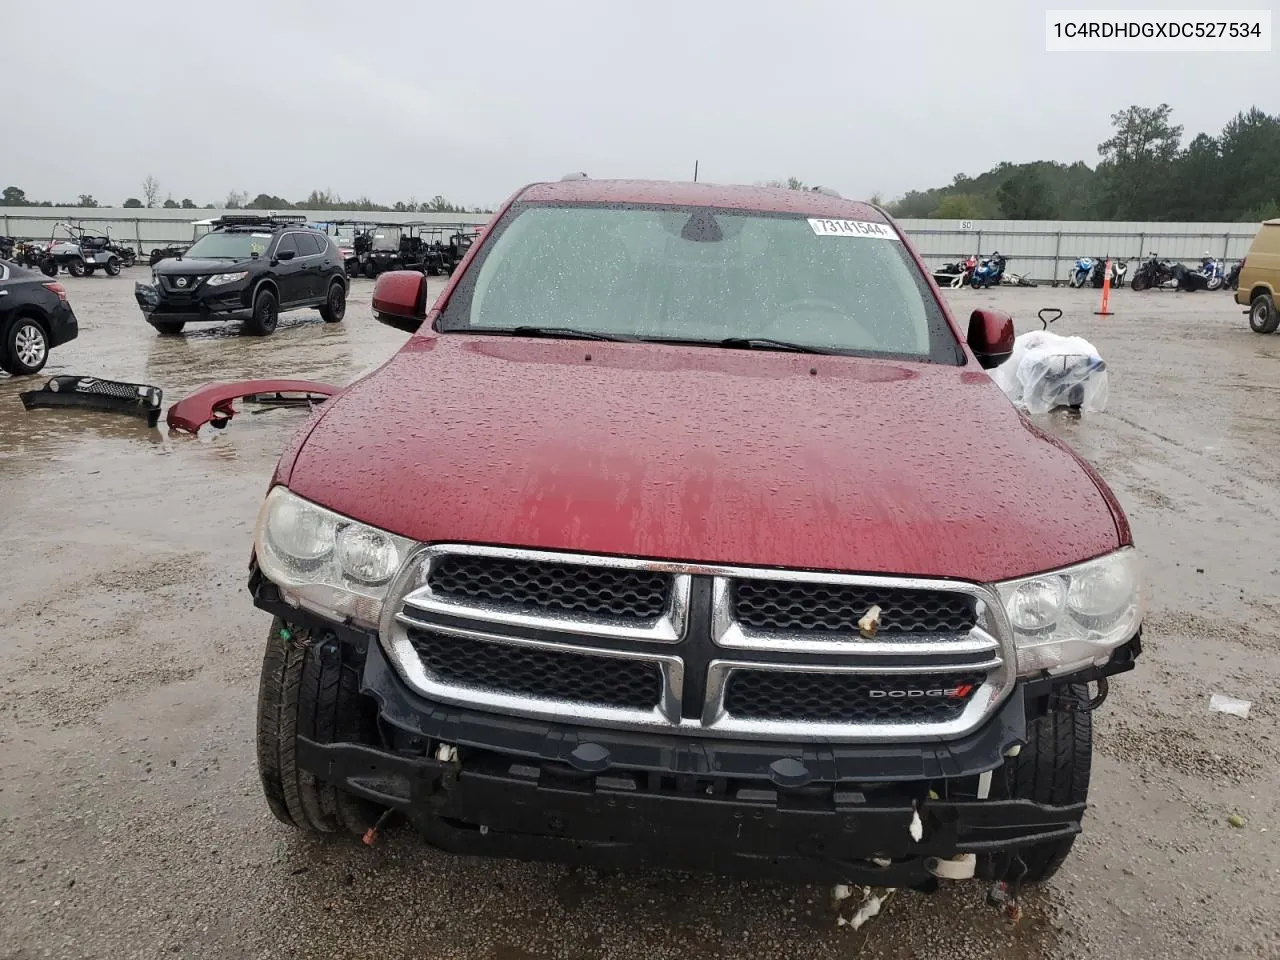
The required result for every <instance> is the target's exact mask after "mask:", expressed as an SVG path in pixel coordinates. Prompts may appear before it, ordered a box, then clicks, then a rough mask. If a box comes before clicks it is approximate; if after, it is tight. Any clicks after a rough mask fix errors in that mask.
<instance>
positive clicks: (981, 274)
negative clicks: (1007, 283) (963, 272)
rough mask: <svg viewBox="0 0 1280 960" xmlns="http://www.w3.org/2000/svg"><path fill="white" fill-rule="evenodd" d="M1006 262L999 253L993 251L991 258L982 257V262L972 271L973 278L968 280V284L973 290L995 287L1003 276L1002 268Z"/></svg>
mask: <svg viewBox="0 0 1280 960" xmlns="http://www.w3.org/2000/svg"><path fill="white" fill-rule="evenodd" d="M1007 262H1008V259H1007V258H1006V257H1002V256H1001V255H1000V251H998V250H996V251H993V252H992V254H991V256H989V257H984V258H983V260H982V262H981V263H979V264H978V266H977V267H976V268H975V269H974V271H973V276H972V277H970V278H969V283H970V284H971V285H972V286H973V288H974V289H975V290H980V289H982V288H983V287H994V286H996V285H997V284H999V283H1000V278H1001V277H1003V276H1004V268H1005V264H1006V263H1007Z"/></svg>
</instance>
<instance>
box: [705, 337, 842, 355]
mask: <svg viewBox="0 0 1280 960" xmlns="http://www.w3.org/2000/svg"><path fill="white" fill-rule="evenodd" d="M720 346H722V347H741V348H742V349H744V350H756V349H764V350H793V351H795V352H796V353H822V354H832V353H835V351H834V350H823V349H822V348H821V347H810V346H806V345H805V344H803V343H791V342H790V341H788V340H774V339H772V338H771V337H725V338H724V339H723V340H721V341H720Z"/></svg>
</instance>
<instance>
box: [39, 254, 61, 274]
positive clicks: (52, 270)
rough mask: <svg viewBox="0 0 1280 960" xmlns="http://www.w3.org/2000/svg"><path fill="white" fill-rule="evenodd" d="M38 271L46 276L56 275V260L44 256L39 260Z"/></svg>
mask: <svg viewBox="0 0 1280 960" xmlns="http://www.w3.org/2000/svg"><path fill="white" fill-rule="evenodd" d="M40 272H41V273H43V274H44V275H45V276H46V277H56V276H57V275H58V262H57V261H56V260H54V259H52V258H51V257H46V258H45V259H43V260H41V261H40Z"/></svg>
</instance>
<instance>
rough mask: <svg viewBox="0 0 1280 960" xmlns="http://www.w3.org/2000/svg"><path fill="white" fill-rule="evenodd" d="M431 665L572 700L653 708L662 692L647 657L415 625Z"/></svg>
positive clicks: (494, 685) (482, 682) (460, 679)
mask: <svg viewBox="0 0 1280 960" xmlns="http://www.w3.org/2000/svg"><path fill="white" fill-rule="evenodd" d="M408 636H409V641H410V643H412V644H413V648H414V650H415V651H416V652H417V654H418V656H419V657H420V658H421V659H422V663H423V666H425V667H426V669H427V670H428V671H429V672H430V673H432V674H434V675H435V676H436V677H438V678H439V679H440V680H443V681H445V682H447V683H451V684H457V685H459V686H466V687H481V688H484V689H487V690H494V691H498V692H501V693H506V694H516V695H523V696H528V697H539V698H543V699H547V700H559V701H566V702H569V703H587V704H594V705H597V706H607V707H619V708H624V709H632V710H648V709H651V708H653V707H656V706H657V705H658V702H659V700H660V698H661V696H662V677H661V675H660V673H659V670H658V667H657V665H656V664H655V663H654V662H652V661H647V660H632V659H624V658H620V657H601V656H593V655H590V654H582V653H576V652H571V651H561V650H543V649H538V648H533V647H523V646H514V645H511V644H506V643H489V642H486V641H483V640H473V639H470V638H467V637H456V636H444V635H443V634H439V633H436V632H434V631H430V630H416V629H414V630H410V631H409V634H408Z"/></svg>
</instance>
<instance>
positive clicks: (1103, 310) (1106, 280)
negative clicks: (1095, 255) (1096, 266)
mask: <svg viewBox="0 0 1280 960" xmlns="http://www.w3.org/2000/svg"><path fill="white" fill-rule="evenodd" d="M1105 269H1106V273H1104V274H1103V275H1102V306H1101V307H1099V308H1098V309H1097V310H1095V311H1093V313H1094V316H1097V317H1109V316H1111V314H1112V311H1110V310H1108V309H1107V304H1108V303H1110V302H1111V258H1110V257H1107V266H1106V268H1105Z"/></svg>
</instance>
